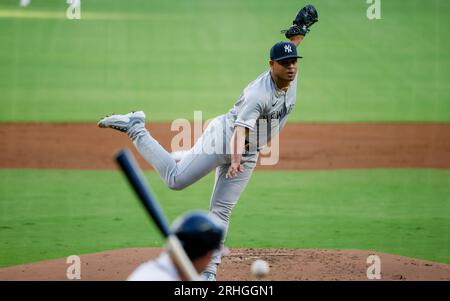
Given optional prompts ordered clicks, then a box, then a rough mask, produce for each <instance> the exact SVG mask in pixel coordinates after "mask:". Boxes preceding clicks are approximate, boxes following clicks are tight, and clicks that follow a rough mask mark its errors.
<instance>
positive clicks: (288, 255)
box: [0, 249, 450, 281]
mask: <svg viewBox="0 0 450 301" xmlns="http://www.w3.org/2000/svg"><path fill="white" fill-rule="evenodd" d="M160 251H161V249H122V250H115V251H108V252H102V253H95V254H88V255H82V256H80V258H81V280H125V279H126V278H127V276H128V275H129V274H130V273H131V272H132V271H133V270H134V269H135V268H136V267H137V266H138V265H139V264H141V263H143V262H145V261H147V260H149V259H151V258H155V257H156V256H157V255H158V254H159V253H160ZM372 254H376V255H378V256H379V257H380V259H381V280H450V265H448V264H441V263H435V262H429V261H423V260H416V259H411V258H407V257H401V256H395V255H389V254H383V253H373V252H369V251H353V250H350V251H349V250H347V251H340V250H336V251H324V250H301V249H232V250H231V252H230V254H229V255H228V256H226V257H224V258H223V263H222V264H221V265H220V267H219V273H218V278H217V280H219V281H220V280H235V281H241V280H244V281H245V280H257V279H256V278H254V277H253V276H252V275H251V273H250V265H251V263H252V262H253V261H254V260H256V259H258V258H261V259H264V260H266V261H267V262H268V263H269V265H270V273H269V275H268V276H267V277H266V278H264V280H368V278H367V268H368V267H369V264H367V263H366V259H367V257H368V256H369V255H372ZM69 266H70V264H68V263H66V259H65V258H63V259H56V260H50V261H43V262H38V263H32V264H26V265H20V266H16V267H9V268H3V269H0V280H67V276H66V273H67V269H68V267H69Z"/></svg>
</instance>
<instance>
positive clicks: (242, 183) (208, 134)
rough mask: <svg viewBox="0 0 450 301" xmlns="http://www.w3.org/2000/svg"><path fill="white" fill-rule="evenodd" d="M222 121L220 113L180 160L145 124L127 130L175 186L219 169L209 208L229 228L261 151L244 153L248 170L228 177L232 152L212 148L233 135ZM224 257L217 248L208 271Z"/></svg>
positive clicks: (215, 268)
mask: <svg viewBox="0 0 450 301" xmlns="http://www.w3.org/2000/svg"><path fill="white" fill-rule="evenodd" d="M222 122H223V118H222V117H217V118H216V119H214V120H213V121H211V123H210V124H209V125H208V127H207V128H206V129H205V131H204V133H203V135H202V136H201V137H200V138H199V139H198V140H197V142H196V143H195V145H194V146H193V148H192V149H191V150H189V152H188V153H187V155H186V156H185V157H183V159H182V160H181V161H179V162H176V161H175V160H174V159H173V158H172V156H171V155H170V154H169V153H168V152H167V151H166V150H165V149H164V148H163V147H162V146H161V145H160V144H159V143H158V141H156V140H155V139H154V138H153V137H152V136H151V135H150V133H149V132H148V131H147V129H146V128H145V125H144V124H137V125H135V126H134V127H132V128H131V129H129V130H128V132H127V134H128V136H129V137H130V138H131V139H132V141H133V143H134V145H135V146H136V148H137V150H138V152H139V153H140V154H141V155H142V157H143V158H144V159H145V160H146V161H147V162H149V163H150V164H151V165H152V166H153V168H154V169H155V170H156V171H157V172H158V174H159V176H160V177H161V179H162V180H163V181H164V183H165V184H166V185H167V186H168V187H169V188H171V189H174V190H181V189H183V188H185V187H187V186H189V185H191V184H193V183H195V182H196V181H198V180H199V179H201V178H202V177H204V176H205V175H207V174H208V173H209V172H210V171H211V170H213V169H216V176H215V182H214V188H213V191H212V195H211V201H210V207H209V211H210V212H211V213H212V214H213V215H215V216H216V217H218V218H219V220H221V221H222V222H223V224H224V226H225V229H226V232H227V231H228V225H229V222H230V215H231V210H232V209H233V207H234V206H235V205H236V203H237V201H238V200H239V197H240V195H241V193H242V191H243V190H244V189H245V187H246V186H247V183H248V181H249V179H250V177H251V175H252V173H253V169H254V168H255V166H256V161H257V158H258V154H253V155H249V156H243V160H242V165H243V166H244V172H242V173H238V175H237V176H236V177H234V178H231V179H227V178H225V175H226V173H227V171H228V168H229V166H230V155H229V152H225V153H223V152H211V151H210V149H211V146H213V147H214V148H215V149H223V148H222V146H221V145H222V144H224V142H225V141H226V140H227V139H228V138H229V136H230V135H229V134H228V135H227V134H223V133H221V129H223V128H224V125H223V124H222ZM225 145H226V143H225ZM217 146H219V147H217ZM205 149H208V151H205ZM227 153H228V154H227ZM226 232H225V236H224V238H223V240H222V247H223V243H224V241H225V238H226ZM220 261H221V252H220V251H217V252H215V254H214V255H213V259H212V261H211V263H210V264H209V265H208V267H207V268H206V270H205V271H208V272H212V273H214V274H216V270H217V265H218V264H219V263H220Z"/></svg>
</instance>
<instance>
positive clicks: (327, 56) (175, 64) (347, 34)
mask: <svg viewBox="0 0 450 301" xmlns="http://www.w3.org/2000/svg"><path fill="white" fill-rule="evenodd" d="M18 2H19V1H18V0H6V1H1V3H0V45H1V47H0V66H1V68H0V104H1V106H2V109H1V110H0V122H6V121H45V122H56V121H75V122H78V121H93V120H97V119H98V118H99V116H103V115H105V114H106V113H110V112H127V111H129V110H132V109H143V110H145V111H147V112H148V113H149V117H150V119H151V120H153V121H169V120H173V119H176V118H188V119H192V118H193V111H194V110H202V111H203V117H204V118H205V119H206V118H210V117H213V116H216V115H218V114H222V113H224V112H226V111H227V110H228V109H230V108H231V106H232V104H233V103H234V101H235V100H236V98H237V97H238V96H239V94H240V93H241V91H242V89H243V88H244V87H245V86H246V85H247V83H248V82H250V81H251V80H253V79H254V78H256V76H257V75H258V74H260V73H261V72H263V71H264V70H265V68H266V67H267V59H268V58H267V57H268V50H269V48H270V47H271V45H272V44H273V43H274V42H276V41H278V40H281V39H282V38H283V36H282V35H281V34H279V29H281V28H283V27H285V26H287V25H289V24H290V22H291V20H292V18H293V16H294V14H295V12H296V10H297V9H298V8H299V7H300V6H302V5H303V3H302V2H301V1H300V2H299V1H297V0H286V1H283V2H282V3H281V2H279V1H273V0H245V1H242V0H227V1H211V0H189V1H188V0H182V1H178V0H177V1H175V0H169V1H167V0H158V1H156V0H152V1H144V0H130V1H123V0H103V1H101V0H96V1H82V10H81V17H82V19H81V20H79V21H69V20H66V19H65V10H66V8H67V5H66V4H65V1H54V0H41V1H33V2H32V4H31V5H30V6H29V7H27V8H25V9H20V8H19V7H18ZM312 2H313V3H314V4H315V5H316V6H317V8H318V11H319V19H320V21H319V23H318V24H316V25H314V27H313V29H312V31H311V34H310V35H309V36H307V38H306V40H305V42H304V44H302V46H301V48H300V53H301V54H302V55H303V56H304V57H305V58H304V60H302V61H301V63H300V69H301V74H302V75H301V76H302V79H301V81H300V83H299V99H298V101H299V102H298V106H297V107H296V109H295V110H294V112H293V113H292V117H291V120H292V121H325V122H330V121H445V122H448V121H450V96H449V95H450V85H449V77H448V70H449V69H450V40H449V39H448V37H447V36H448V30H447V29H448V28H450V18H448V16H449V14H450V2H449V1H447V0H430V1H427V2H426V4H424V2H423V1H420V0H409V1H401V0H389V1H382V19H381V20H376V21H369V20H368V19H367V17H366V10H367V7H368V4H366V1H362V0H347V1H335V0H317V1H312ZM168 108H170V109H168Z"/></svg>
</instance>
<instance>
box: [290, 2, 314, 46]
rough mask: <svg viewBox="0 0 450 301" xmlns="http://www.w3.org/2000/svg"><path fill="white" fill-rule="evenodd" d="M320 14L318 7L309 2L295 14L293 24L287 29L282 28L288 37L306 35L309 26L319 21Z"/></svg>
mask: <svg viewBox="0 0 450 301" xmlns="http://www.w3.org/2000/svg"><path fill="white" fill-rule="evenodd" d="M318 18H319V15H318V14H317V10H316V8H315V7H314V6H313V5H311V4H308V5H306V6H305V7H303V8H302V9H301V10H300V11H299V12H298V13H297V15H296V16H295V19H294V21H293V22H292V24H293V25H292V26H291V27H290V28H289V29H287V30H282V31H281V32H282V33H284V35H285V36H286V38H288V39H289V38H290V37H293V36H296V35H303V36H304V35H306V34H307V33H308V32H309V27H311V26H312V25H313V24H314V23H316V22H317V21H319V19H318Z"/></svg>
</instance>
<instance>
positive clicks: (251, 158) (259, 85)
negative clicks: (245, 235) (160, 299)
mask: <svg viewBox="0 0 450 301" xmlns="http://www.w3.org/2000/svg"><path fill="white" fill-rule="evenodd" d="M317 21H318V14H317V11H316V9H315V8H314V6H312V5H307V6H305V7H304V8H302V9H301V10H300V11H299V12H298V13H297V15H296V17H295V19H294V21H293V25H292V26H291V27H290V28H289V29H287V30H284V31H282V32H284V34H285V36H286V38H288V39H289V40H290V42H278V43H276V44H275V45H273V46H272V48H271V49H270V60H269V69H268V70H267V71H265V72H264V73H262V74H261V75H260V76H258V78H256V80H254V81H253V82H251V83H250V84H249V85H248V86H247V87H246V88H245V89H244V91H243V92H242V93H241V95H240V97H239V98H238V99H237V101H236V103H235V104H234V106H233V108H231V110H230V111H229V112H228V113H226V114H224V115H221V116H218V117H216V118H215V119H213V120H212V121H211V122H210V123H209V125H208V126H207V128H206V129H205V131H204V133H203V134H202V136H201V137H200V138H199V139H198V140H197V142H196V143H195V145H194V146H193V147H192V149H191V150H189V151H188V152H187V153H186V154H185V155H184V156H183V157H182V158H181V160H180V161H178V162H177V161H175V159H174V158H173V157H172V156H171V154H170V153H169V152H167V151H166V150H165V149H164V148H163V147H162V146H161V145H160V144H159V143H158V141H156V140H155V139H154V138H153V137H152V135H151V134H150V132H149V131H148V130H147V129H146V128H145V123H144V120H145V114H144V112H142V111H138V112H131V113H129V114H126V115H112V116H107V117H105V118H103V119H101V120H100V121H99V122H98V126H99V127H101V128H112V129H116V130H119V131H122V132H125V133H126V134H127V135H128V136H129V137H130V138H131V140H132V141H133V143H134V145H135V146H136V148H137V150H138V152H139V153H140V154H141V155H142V157H143V158H144V159H145V160H146V161H148V162H149V163H150V164H151V165H152V166H153V167H154V169H155V170H156V171H157V172H158V174H159V175H160V177H161V178H162V180H163V181H164V183H165V184H166V185H167V186H168V187H169V188H171V189H174V190H181V189H183V188H185V187H187V186H189V185H191V184H192V183H194V182H196V181H198V180H199V179H201V178H202V177H204V176H205V175H207V174H208V173H209V172H210V171H212V170H213V169H215V170H216V177H215V183H214V188H213V191H212V195H211V201H210V212H211V213H212V214H214V215H215V216H217V217H218V218H219V219H220V220H221V221H222V222H223V225H224V227H225V233H226V230H227V229H228V223H229V220H230V215H231V210H232V209H233V207H234V206H235V205H236V203H237V201H238V199H239V196H240V195H241V193H242V191H243V190H244V189H245V187H246V185H247V183H248V181H249V179H250V177H251V175H252V172H253V170H254V168H255V166H256V162H257V159H258V154H259V150H260V149H261V148H262V147H264V146H265V145H267V143H269V142H270V140H271V138H272V137H274V136H275V135H277V134H278V133H279V131H280V130H281V129H282V128H283V127H284V126H285V124H286V121H287V118H288V116H289V114H290V113H291V112H292V110H293V108H294V106H295V102H296V96H297V81H298V77H299V75H298V59H299V58H301V57H300V56H298V54H297V46H298V45H299V44H300V43H301V42H302V41H303V38H304V37H305V35H306V34H307V33H308V32H309V31H310V27H311V26H312V25H313V24H314V23H315V22H317ZM212 146H213V147H212ZM225 237H226V235H225V236H224V239H223V240H222V246H223V242H224V240H225ZM220 260H221V253H220V252H215V254H214V256H213V258H212V261H211V262H210V264H209V265H208V266H207V268H206V269H205V271H204V273H203V276H204V278H205V279H206V280H215V277H216V273H217V267H218V265H219V263H220Z"/></svg>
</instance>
